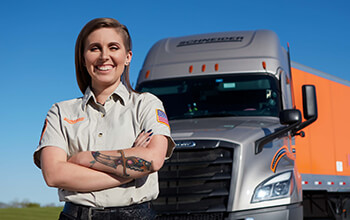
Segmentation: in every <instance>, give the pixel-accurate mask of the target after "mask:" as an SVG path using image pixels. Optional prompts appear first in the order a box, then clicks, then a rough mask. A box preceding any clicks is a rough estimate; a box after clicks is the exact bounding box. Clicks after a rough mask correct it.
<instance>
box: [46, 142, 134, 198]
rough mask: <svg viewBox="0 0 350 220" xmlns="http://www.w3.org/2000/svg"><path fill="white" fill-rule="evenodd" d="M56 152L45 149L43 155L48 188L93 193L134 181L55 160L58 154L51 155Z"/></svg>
mask: <svg viewBox="0 0 350 220" xmlns="http://www.w3.org/2000/svg"><path fill="white" fill-rule="evenodd" d="M51 148H52V147H51ZM55 150H57V149H45V148H44V149H43V152H42V155H41V158H42V160H41V165H42V172H43V176H44V179H45V181H46V183H47V185H48V186H51V187H56V188H61V189H66V190H70V191H79V192H92V191H97V190H103V189H108V188H112V187H117V186H120V185H122V184H124V183H127V182H130V181H131V180H132V179H125V178H121V177H117V176H115V175H111V174H108V173H104V172H100V171H97V170H94V169H90V168H87V167H83V166H79V165H77V164H73V163H70V162H67V161H64V160H55V158H54V157H55V155H57V153H56V154H52V153H50V151H51V152H52V151H53V152H54V151H55ZM58 153H61V152H58Z"/></svg>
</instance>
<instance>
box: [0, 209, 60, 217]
mask: <svg viewBox="0 0 350 220" xmlns="http://www.w3.org/2000/svg"><path fill="white" fill-rule="evenodd" d="M61 210H62V207H45V208H8V209H0V220H57V219H58V216H59V214H60V212H61Z"/></svg>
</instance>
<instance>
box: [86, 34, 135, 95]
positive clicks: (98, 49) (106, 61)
mask: <svg viewBox="0 0 350 220" xmlns="http://www.w3.org/2000/svg"><path fill="white" fill-rule="evenodd" d="M131 57H132V52H131V51H126V49H125V46H124V41H123V37H122V35H121V34H119V33H118V32H117V31H116V30H115V29H114V28H100V29H97V30H95V31H93V32H92V33H91V34H90V35H89V36H88V37H87V39H86V41H85V50H84V61H85V66H86V69H87V71H88V72H89V75H90V76H91V84H92V88H93V89H98V90H101V89H105V88H107V87H111V86H114V87H115V88H116V87H117V86H118V84H119V82H120V77H121V75H122V73H123V71H124V68H125V65H129V63H130V61H131Z"/></svg>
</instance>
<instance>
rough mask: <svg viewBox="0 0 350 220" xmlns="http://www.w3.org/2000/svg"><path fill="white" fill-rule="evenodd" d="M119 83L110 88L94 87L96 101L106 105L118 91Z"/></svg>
mask: <svg viewBox="0 0 350 220" xmlns="http://www.w3.org/2000/svg"><path fill="white" fill-rule="evenodd" d="M119 83H120V82H119ZM119 83H117V84H114V85H111V86H109V87H97V86H92V91H93V92H94V95H95V98H96V101H97V102H98V103H100V104H102V105H104V104H105V102H106V100H107V99H108V97H109V96H110V95H111V94H112V93H113V92H114V90H116V88H117V87H118V85H119Z"/></svg>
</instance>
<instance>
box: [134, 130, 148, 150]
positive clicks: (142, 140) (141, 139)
mask: <svg viewBox="0 0 350 220" xmlns="http://www.w3.org/2000/svg"><path fill="white" fill-rule="evenodd" d="M152 135H153V132H152V129H150V130H148V131H147V132H144V130H143V131H142V132H141V133H140V134H139V135H138V137H137V138H136V140H135V142H134V144H133V146H134V147H136V146H141V145H142V146H144V145H145V144H146V143H147V139H148V138H149V137H150V136H152Z"/></svg>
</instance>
